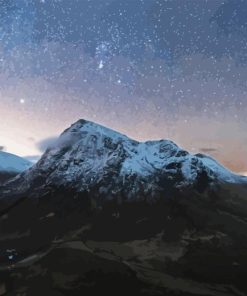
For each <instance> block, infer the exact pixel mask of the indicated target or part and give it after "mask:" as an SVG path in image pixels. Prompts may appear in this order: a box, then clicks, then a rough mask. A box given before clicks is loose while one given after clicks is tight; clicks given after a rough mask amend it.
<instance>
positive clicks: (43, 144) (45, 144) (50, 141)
mask: <svg viewBox="0 0 247 296" xmlns="http://www.w3.org/2000/svg"><path fill="white" fill-rule="evenodd" d="M57 139H58V138H57V137H49V138H46V139H43V140H41V141H39V142H38V143H37V144H36V146H37V148H38V149H39V151H40V152H42V153H43V152H45V150H46V149H47V148H49V147H51V146H54V144H55V143H56V142H57Z"/></svg>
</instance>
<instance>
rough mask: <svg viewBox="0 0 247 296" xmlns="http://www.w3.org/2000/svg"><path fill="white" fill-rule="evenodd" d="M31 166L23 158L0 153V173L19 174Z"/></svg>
mask: <svg viewBox="0 0 247 296" xmlns="http://www.w3.org/2000/svg"><path fill="white" fill-rule="evenodd" d="M31 165H32V164H31V162H29V161H28V160H26V159H24V158H21V157H19V156H17V155H14V154H11V153H7V152H3V151H0V172H7V173H21V172H23V171H25V170H26V169H28V168H29V167H30V166H31Z"/></svg>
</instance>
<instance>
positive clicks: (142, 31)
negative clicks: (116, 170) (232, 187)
mask: <svg viewBox="0 0 247 296" xmlns="http://www.w3.org/2000/svg"><path fill="white" fill-rule="evenodd" d="M246 15H247V1H246V0H225V1H223V0H70V1H68V0H0V117H1V129H0V146H4V149H5V150H6V151H9V152H12V153H16V154H19V155H21V156H35V155H39V154H41V153H42V152H43V150H44V149H45V148H46V146H47V145H49V143H51V142H52V140H53V139H54V137H56V136H57V135H58V134H60V133H61V132H62V131H63V130H64V129H65V128H67V127H68V126H69V125H70V124H72V123H73V122H75V121H76V120H78V119H79V118H84V119H88V120H92V121H96V122H98V123H101V124H104V125H106V126H108V127H111V128H113V129H116V130H118V131H120V132H123V133H125V134H127V135H128V136H130V137H133V138H135V139H139V140H146V139H160V138H169V139H172V140H173V141H175V142H176V143H177V144H179V145H180V146H182V147H183V148H186V149H188V150H189V151H191V152H202V153H206V154H210V155H212V156H213V157H215V158H216V159H218V160H220V161H221V162H223V163H224V164H225V165H226V166H227V167H229V168H231V169H233V170H234V171H237V172H245V171H247V132H246V131H247V18H246Z"/></svg>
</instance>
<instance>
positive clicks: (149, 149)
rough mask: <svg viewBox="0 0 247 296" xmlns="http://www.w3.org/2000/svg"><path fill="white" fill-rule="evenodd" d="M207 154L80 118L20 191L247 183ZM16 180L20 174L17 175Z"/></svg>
mask: <svg viewBox="0 0 247 296" xmlns="http://www.w3.org/2000/svg"><path fill="white" fill-rule="evenodd" d="M246 180H247V178H244V177H240V176H237V175H235V174H233V173H232V172H230V171H229V170H227V169H226V168H224V167H223V166H221V165H220V164H218V163H217V162H216V161H215V160H213V159H212V158H210V157H207V156H205V155H201V154H198V155H193V154H190V153H188V152H187V151H185V150H183V149H181V148H179V147H178V146H177V145H176V144H175V143H173V142H172V141H169V140H160V141H147V142H138V141H135V140H133V139H130V138H128V137H127V136H125V135H123V134H121V133H118V132H115V131H113V130H111V129H109V128H106V127H104V126H102V125H99V124H96V123H93V122H89V121H86V120H79V121H77V122H76V123H74V124H73V125H72V126H71V127H70V128H68V129H67V130H65V131H64V132H63V133H62V134H61V136H60V137H59V138H58V140H57V141H56V143H54V144H53V145H52V146H51V147H49V148H48V149H47V151H46V152H45V154H44V155H43V156H42V157H41V159H40V160H39V161H38V162H37V164H35V165H34V166H33V167H32V168H31V169H30V170H28V171H27V172H24V173H23V174H22V175H21V176H20V177H19V181H21V182H19V184H20V185H18V186H20V187H21V189H22V191H23V190H27V188H29V189H30V188H31V189H32V192H35V190H36V191H37V192H40V190H41V189H44V191H46V190H47V188H50V187H54V186H55V187H56V188H57V187H61V186H62V187H63V188H71V189H73V190H75V191H77V192H78V191H79V192H82V191H88V192H89V191H90V190H91V189H93V190H94V191H97V192H98V193H97V194H98V195H101V194H104V195H105V196H107V197H108V198H111V196H113V195H116V194H120V195H124V196H126V197H127V198H129V199H132V198H137V197H138V196H143V195H146V196H149V197H152V196H154V195H156V194H157V193H159V192H164V191H169V190H170V189H171V188H176V189H179V190H180V189H181V188H187V187H191V186H192V187H193V188H197V189H198V190H205V189H206V188H209V187H211V186H213V185H214V184H217V183H218V182H233V183H238V182H239V183H240V182H246ZM17 181H18V178H17Z"/></svg>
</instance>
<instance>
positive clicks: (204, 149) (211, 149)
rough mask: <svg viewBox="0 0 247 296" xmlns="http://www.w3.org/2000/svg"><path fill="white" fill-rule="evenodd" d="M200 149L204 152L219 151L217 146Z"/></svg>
mask: <svg viewBox="0 0 247 296" xmlns="http://www.w3.org/2000/svg"><path fill="white" fill-rule="evenodd" d="M200 151H201V152H203V153H214V152H218V149H216V148H200Z"/></svg>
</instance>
